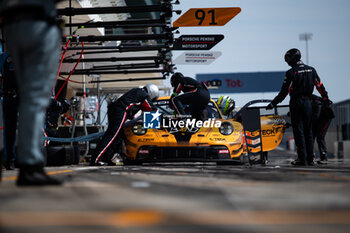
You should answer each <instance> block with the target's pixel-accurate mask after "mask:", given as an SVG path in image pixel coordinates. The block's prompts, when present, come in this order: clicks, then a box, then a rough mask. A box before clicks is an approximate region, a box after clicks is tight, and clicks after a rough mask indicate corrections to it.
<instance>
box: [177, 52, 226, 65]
mask: <svg viewBox="0 0 350 233" xmlns="http://www.w3.org/2000/svg"><path fill="white" fill-rule="evenodd" d="M220 56H221V52H207V51H203V52H202V51H194V52H184V53H182V54H181V55H180V56H178V57H177V58H176V59H175V60H174V64H179V65H209V64H211V63H213V62H214V61H215V60H216V59H217V58H219V57H220Z"/></svg>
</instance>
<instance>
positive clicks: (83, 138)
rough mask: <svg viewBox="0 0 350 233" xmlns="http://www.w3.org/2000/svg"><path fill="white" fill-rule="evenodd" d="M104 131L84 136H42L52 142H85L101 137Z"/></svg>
mask: <svg viewBox="0 0 350 233" xmlns="http://www.w3.org/2000/svg"><path fill="white" fill-rule="evenodd" d="M104 133H105V132H98V133H92V134H89V135H85V136H80V137H76V138H53V137H44V139H45V140H47V141H53V142H86V141H91V140H94V139H97V138H99V137H101V136H102V135H103V134H104Z"/></svg>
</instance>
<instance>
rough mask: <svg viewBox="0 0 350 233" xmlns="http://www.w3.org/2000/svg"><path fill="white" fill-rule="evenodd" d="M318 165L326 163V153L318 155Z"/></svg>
mask: <svg viewBox="0 0 350 233" xmlns="http://www.w3.org/2000/svg"><path fill="white" fill-rule="evenodd" d="M317 163H318V164H322V165H325V164H327V163H328V159H327V153H322V154H321V155H320V160H318V161H317Z"/></svg>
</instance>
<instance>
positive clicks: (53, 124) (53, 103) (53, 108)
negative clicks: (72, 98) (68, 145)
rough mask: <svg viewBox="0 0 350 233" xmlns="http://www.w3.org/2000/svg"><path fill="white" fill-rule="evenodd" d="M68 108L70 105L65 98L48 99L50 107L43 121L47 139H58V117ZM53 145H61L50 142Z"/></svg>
mask: <svg viewBox="0 0 350 233" xmlns="http://www.w3.org/2000/svg"><path fill="white" fill-rule="evenodd" d="M69 108H70V103H69V101H68V100H67V99H65V98H60V99H57V100H56V99H54V98H51V99H50V105H49V107H48V108H47V110H46V119H45V133H46V135H47V137H54V138H59V137H60V134H59V132H58V119H59V118H60V115H61V114H63V113H66V112H67V111H68V110H69ZM50 145H51V146H53V145H61V143H59V142H51V143H50Z"/></svg>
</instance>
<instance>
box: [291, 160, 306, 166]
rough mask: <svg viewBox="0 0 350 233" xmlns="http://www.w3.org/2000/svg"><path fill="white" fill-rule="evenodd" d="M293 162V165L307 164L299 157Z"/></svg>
mask: <svg viewBox="0 0 350 233" xmlns="http://www.w3.org/2000/svg"><path fill="white" fill-rule="evenodd" d="M291 164H292V165H293V166H305V165H306V164H305V162H304V161H301V160H300V159H299V158H297V159H296V160H294V161H292V162H291Z"/></svg>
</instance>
